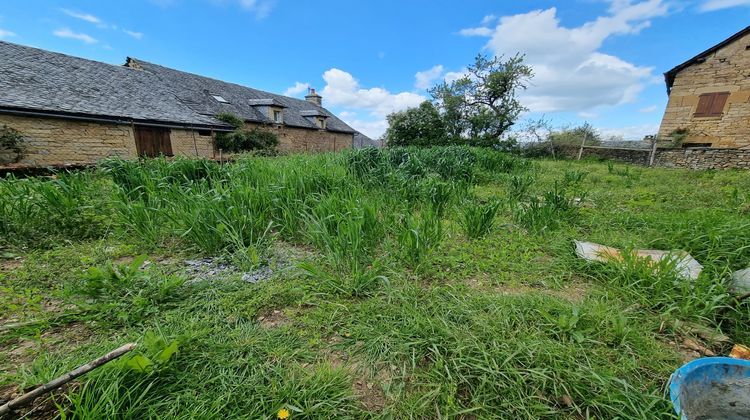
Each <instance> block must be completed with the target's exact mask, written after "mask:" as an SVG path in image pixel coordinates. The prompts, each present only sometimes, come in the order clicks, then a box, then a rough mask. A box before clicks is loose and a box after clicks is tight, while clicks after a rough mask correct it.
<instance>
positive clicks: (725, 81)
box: [659, 27, 750, 149]
mask: <svg viewBox="0 0 750 420" xmlns="http://www.w3.org/2000/svg"><path fill="white" fill-rule="evenodd" d="M665 79H666V83H667V92H668V94H669V102H668V104H667V109H666V112H665V113H664V118H663V120H662V123H661V127H660V129H659V137H660V138H676V137H677V138H679V139H681V140H682V146H683V147H686V148H690V147H712V148H733V149H750V27H747V28H745V29H743V30H742V31H740V32H738V33H736V34H734V35H732V36H731V37H729V38H728V39H726V40H724V41H722V42H721V43H719V44H717V45H715V46H713V47H711V48H709V49H708V50H706V51H704V52H702V53H700V54H698V55H697V56H695V57H693V58H691V59H690V60H688V61H686V62H684V63H682V64H680V65H679V66H677V67H675V68H673V69H672V70H670V71H668V72H667V73H665Z"/></svg>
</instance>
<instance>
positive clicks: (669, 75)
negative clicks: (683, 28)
mask: <svg viewBox="0 0 750 420" xmlns="http://www.w3.org/2000/svg"><path fill="white" fill-rule="evenodd" d="M747 34H750V26H748V27H747V28H745V29H743V30H741V31H739V32H737V33H736V34H734V35H732V36H730V37H729V38H727V39H725V40H723V41H721V42H720V43H718V44H716V45H714V46H713V47H711V48H709V49H707V50H706V51H703V52H702V53H700V54H698V55H696V56H695V57H693V58H691V59H690V60H688V61H686V62H684V63H682V64H680V65H679V66H676V67H675V68H673V69H672V70H669V71H668V72H666V73H664V81H665V82H666V83H667V93H670V92H671V91H672V86H673V85H674V80H675V78H677V73H679V72H681V71H683V70H685V69H686V68H688V67H690V66H692V65H693V64H696V63H702V62H704V61H705V60H706V58H707V57H708V56H710V55H711V54H713V53H715V52H716V51H719V50H720V49H722V48H724V47H726V46H727V45H729V44H731V43H733V42H734V41H737V40H738V39H740V38H742V37H744V36H745V35H747Z"/></svg>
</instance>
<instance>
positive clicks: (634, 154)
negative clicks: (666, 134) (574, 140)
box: [555, 146, 651, 165]
mask: <svg viewBox="0 0 750 420" xmlns="http://www.w3.org/2000/svg"><path fill="white" fill-rule="evenodd" d="M579 150H580V147H577V146H555V153H557V154H559V155H561V156H563V157H566V158H568V159H577V158H578V151H579ZM650 152H651V151H650V150H647V149H643V150H633V149H609V148H603V147H601V148H594V147H586V148H584V149H583V155H582V156H581V157H582V158H587V157H594V158H599V159H611V160H618V161H621V162H628V163H633V164H636V165H648V158H649V154H650Z"/></svg>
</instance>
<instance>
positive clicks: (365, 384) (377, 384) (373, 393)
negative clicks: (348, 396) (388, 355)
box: [323, 350, 393, 412]
mask: <svg viewBox="0 0 750 420" xmlns="http://www.w3.org/2000/svg"><path fill="white" fill-rule="evenodd" d="M323 354H324V360H325V362H327V363H329V364H330V365H331V366H332V367H334V368H336V369H343V370H345V371H346V372H347V373H348V374H349V377H350V378H352V390H353V391H354V395H355V396H356V397H357V400H359V402H360V403H361V404H362V406H363V407H364V408H365V409H366V410H368V411H372V412H379V411H382V410H383V409H384V408H385V407H386V405H387V404H388V398H387V396H386V394H385V388H386V386H387V385H388V384H390V383H391V381H392V380H393V379H392V375H391V372H390V370H388V369H387V368H383V369H377V370H373V369H371V368H369V367H367V366H365V364H364V363H361V362H360V361H358V360H357V359H356V358H353V357H351V356H349V354H347V353H345V352H343V351H340V350H327V351H324V352H323Z"/></svg>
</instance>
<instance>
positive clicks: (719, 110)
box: [693, 92, 729, 117]
mask: <svg viewBox="0 0 750 420" xmlns="http://www.w3.org/2000/svg"><path fill="white" fill-rule="evenodd" d="M728 98H729V92H718V93H704V94H703V95H701V96H700V97H699V99H698V107H697V108H696V109H695V114H693V116H694V117H721V116H722V115H724V105H726V104H727V99H728Z"/></svg>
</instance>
